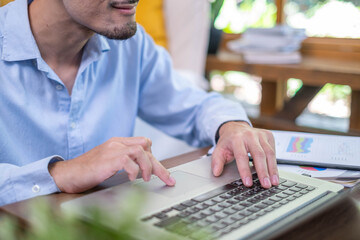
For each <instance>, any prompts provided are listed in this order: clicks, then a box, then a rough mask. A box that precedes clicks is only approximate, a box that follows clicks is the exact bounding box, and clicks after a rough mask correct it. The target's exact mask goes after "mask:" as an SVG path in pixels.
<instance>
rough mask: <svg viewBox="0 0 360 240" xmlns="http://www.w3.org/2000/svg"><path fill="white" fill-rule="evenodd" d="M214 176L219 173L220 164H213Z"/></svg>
mask: <svg viewBox="0 0 360 240" xmlns="http://www.w3.org/2000/svg"><path fill="white" fill-rule="evenodd" d="M213 173H214V175H215V177H217V176H219V175H220V166H219V165H218V164H216V165H215V166H214V171H213Z"/></svg>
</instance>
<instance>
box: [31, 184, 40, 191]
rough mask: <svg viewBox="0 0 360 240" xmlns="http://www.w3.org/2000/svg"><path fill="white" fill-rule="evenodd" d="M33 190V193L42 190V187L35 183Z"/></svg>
mask: <svg viewBox="0 0 360 240" xmlns="http://www.w3.org/2000/svg"><path fill="white" fill-rule="evenodd" d="M31 190H32V191H33V193H38V192H40V187H39V185H37V184H35V185H34V186H33V187H32V189H31Z"/></svg>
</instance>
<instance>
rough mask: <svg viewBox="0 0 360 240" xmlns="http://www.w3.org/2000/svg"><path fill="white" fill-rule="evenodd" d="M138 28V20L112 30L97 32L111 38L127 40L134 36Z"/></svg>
mask: <svg viewBox="0 0 360 240" xmlns="http://www.w3.org/2000/svg"><path fill="white" fill-rule="evenodd" d="M136 30H137V24H136V22H129V23H127V24H126V25H125V26H123V27H115V28H113V29H112V30H104V31H97V33H98V34H100V35H103V36H105V37H107V38H110V39H117V40H126V39H129V38H131V37H132V36H134V35H135V33H136Z"/></svg>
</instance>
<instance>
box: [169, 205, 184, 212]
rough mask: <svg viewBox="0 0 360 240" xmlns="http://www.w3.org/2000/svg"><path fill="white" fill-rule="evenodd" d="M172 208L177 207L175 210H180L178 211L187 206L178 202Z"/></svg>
mask: <svg viewBox="0 0 360 240" xmlns="http://www.w3.org/2000/svg"><path fill="white" fill-rule="evenodd" d="M172 208H173V209H175V210H178V211H182V210H184V209H186V206H183V205H181V204H178V205H176V206H173V207H172Z"/></svg>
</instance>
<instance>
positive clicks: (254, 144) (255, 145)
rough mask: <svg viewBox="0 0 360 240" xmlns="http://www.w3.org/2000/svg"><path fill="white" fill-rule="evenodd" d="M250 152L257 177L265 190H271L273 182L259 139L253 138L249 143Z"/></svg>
mask: <svg viewBox="0 0 360 240" xmlns="http://www.w3.org/2000/svg"><path fill="white" fill-rule="evenodd" d="M247 144H248V148H249V152H250V154H251V156H252V158H253V162H254V165H255V168H256V172H257V175H258V177H259V180H260V182H261V185H262V186H263V187H264V188H270V187H271V182H270V178H269V173H268V169H267V161H266V155H265V152H264V151H263V149H262V147H261V145H260V143H259V140H258V138H252V139H251V140H250V141H249V142H248V143H247Z"/></svg>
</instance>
